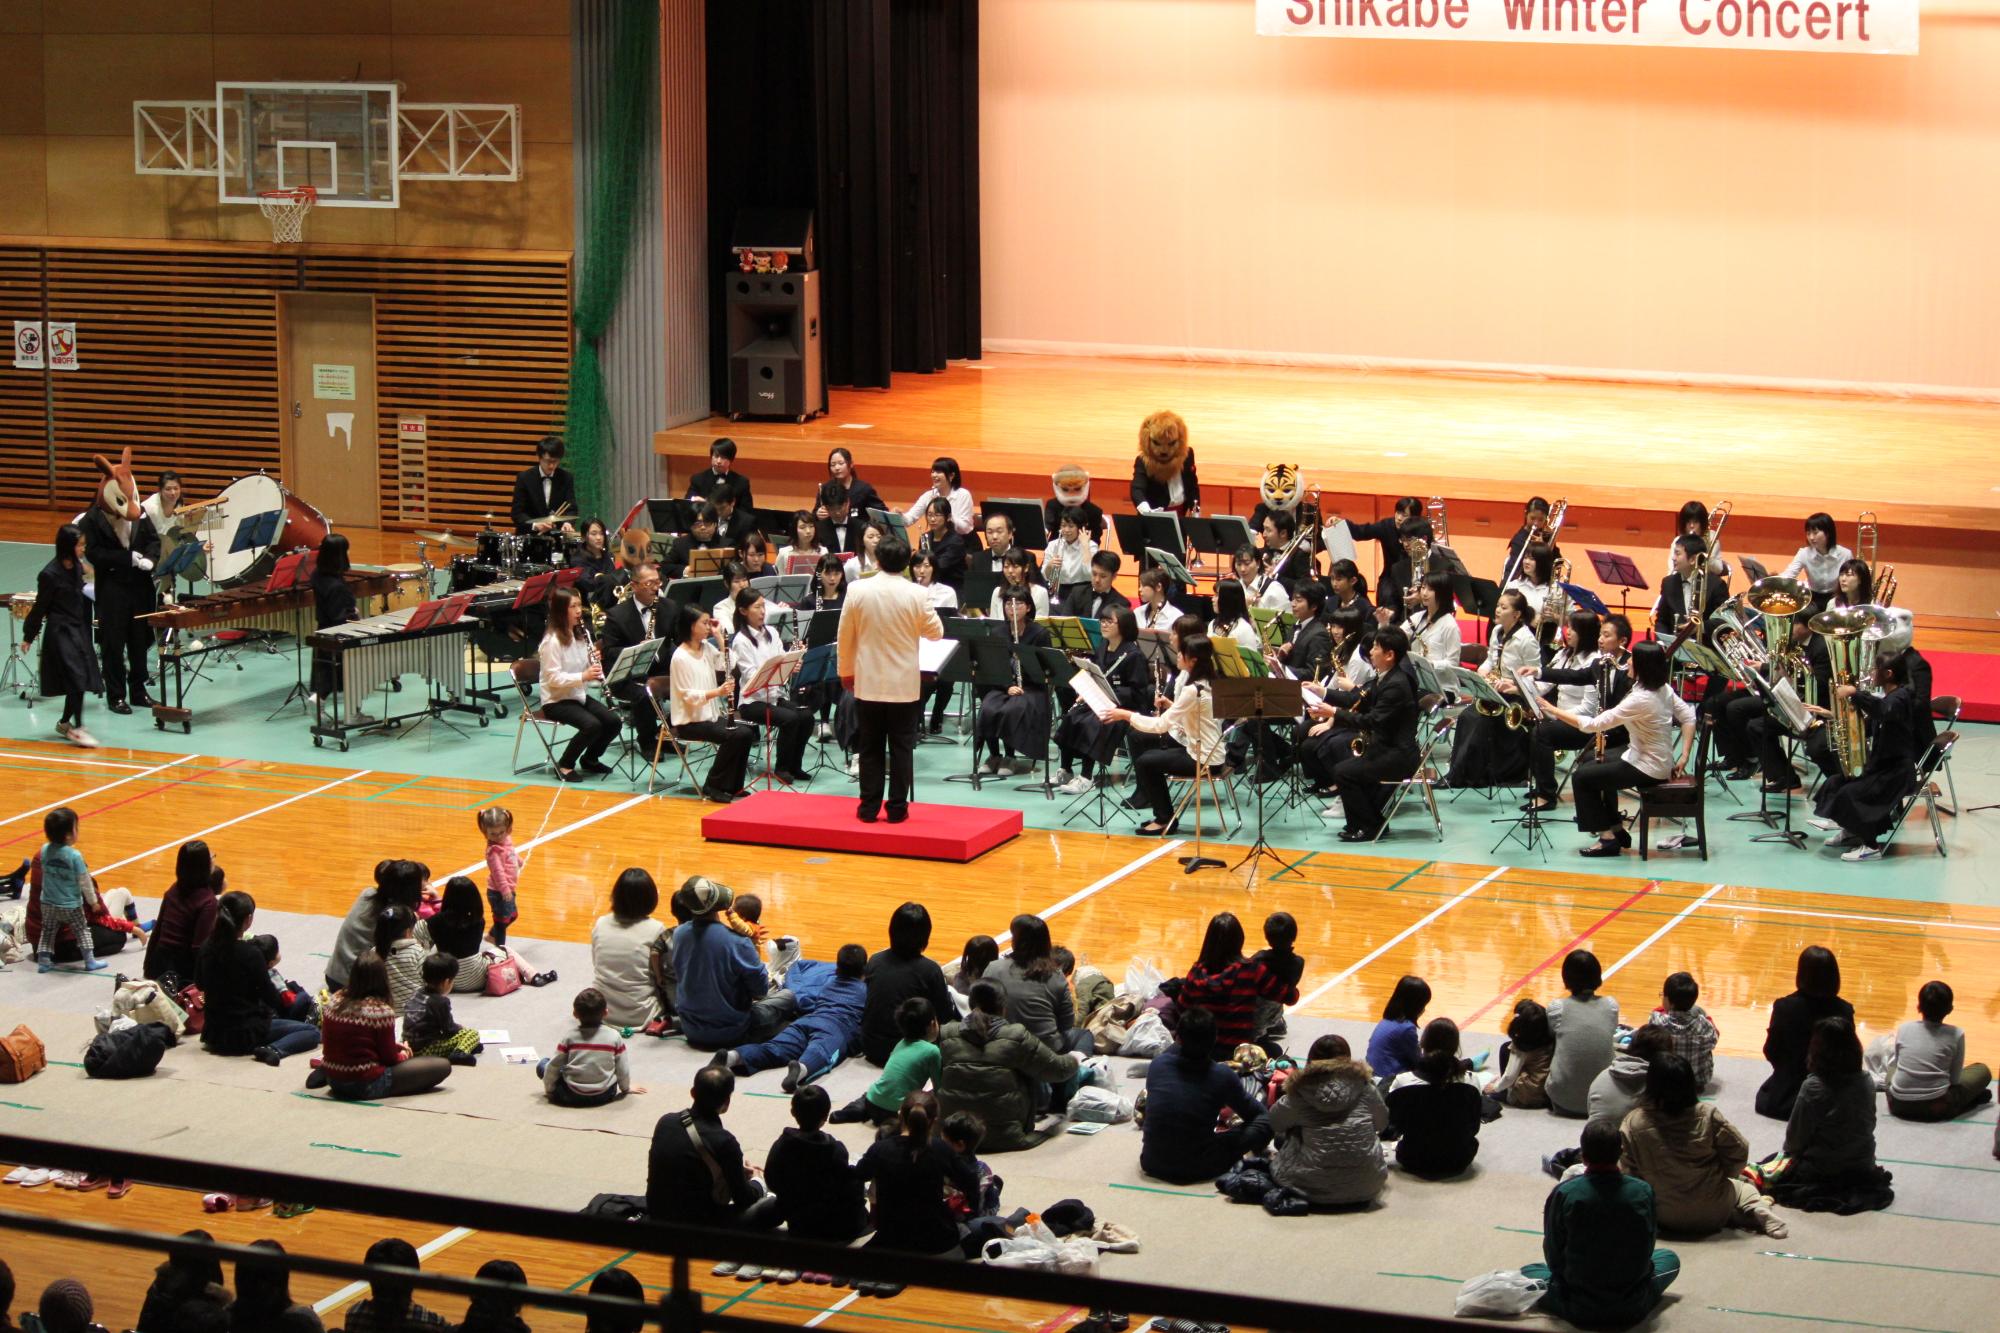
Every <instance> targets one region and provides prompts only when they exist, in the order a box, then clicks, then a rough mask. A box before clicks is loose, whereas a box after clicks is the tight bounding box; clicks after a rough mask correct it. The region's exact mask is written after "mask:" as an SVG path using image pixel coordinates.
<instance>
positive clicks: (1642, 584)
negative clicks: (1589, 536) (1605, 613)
mask: <svg viewBox="0 0 2000 1333" xmlns="http://www.w3.org/2000/svg"><path fill="white" fill-rule="evenodd" d="M1584 554H1585V555H1587V556H1589V557H1590V567H1591V568H1592V569H1593V570H1595V571H1596V572H1597V581H1598V582H1599V583H1601V584H1603V585H1604V586H1605V587H1607V588H1616V589H1618V610H1619V612H1620V614H1629V613H1630V611H1629V606H1628V603H1629V601H1630V597H1631V591H1632V589H1634V588H1637V589H1638V590H1639V591H1641V592H1645V591H1646V590H1647V589H1648V588H1649V587H1650V585H1649V584H1648V583H1647V582H1646V576H1645V575H1644V574H1641V573H1640V572H1639V566H1637V565H1636V564H1634V563H1632V557H1631V556H1629V555H1620V554H1619V553H1618V552H1616V551H1585V552H1584Z"/></svg>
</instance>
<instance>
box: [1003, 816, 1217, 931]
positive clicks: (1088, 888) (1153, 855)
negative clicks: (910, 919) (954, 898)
mask: <svg viewBox="0 0 2000 1333" xmlns="http://www.w3.org/2000/svg"><path fill="white" fill-rule="evenodd" d="M1185 846H1187V839H1186V838H1174V839H1172V840H1170V841H1168V842H1163V843H1161V844H1160V845H1159V846H1158V847H1155V848H1154V849H1153V850H1152V851H1150V852H1147V853H1146V854H1145V855H1144V856H1142V857H1139V858H1138V859H1137V860H1134V861H1128V862H1126V863H1125V864H1124V865H1122V866H1120V867H1118V868H1117V869H1116V870H1114V871H1112V872H1111V873H1110V874H1108V875H1106V876H1105V877H1104V878H1103V879H1100V880H1098V881H1097V882H1096V883H1095V884H1086V885H1085V886H1084V887H1082V888H1080V889H1078V890H1077V891H1076V892H1075V893H1072V894H1071V895H1070V896H1069V897H1067V898H1065V899H1063V900H1062V901H1061V902H1059V903H1057V904H1056V905H1055V906H1054V907H1045V908H1043V909H1042V911H1041V913H1040V916H1041V918H1042V920H1044V921H1046V920H1048V919H1049V918H1050V917H1052V916H1054V915H1055V914H1056V913H1057V912H1060V911H1063V910H1064V909H1065V908H1070V907H1074V906H1076V905H1077V904H1078V903H1080V902H1082V901H1083V900H1084V899H1085V898H1088V897H1090V895H1092V894H1093V893H1097V892H1099V891H1100V890H1103V889H1108V888H1110V887H1111V886H1112V885H1113V884H1116V883H1117V882H1118V881H1119V880H1121V879H1123V878H1125V877H1126V876H1127V875H1129V874H1131V873H1132V872H1133V871H1135V870H1143V869H1144V868H1145V867H1147V866H1149V865H1151V864H1153V862H1155V861H1157V860H1159V859H1160V858H1161V857H1163V856H1165V855H1167V854H1168V853H1169V852H1173V851H1176V850H1178V849H1179V848H1182V847H1185ZM1013 938H1014V936H1013V934H1012V933H1011V932H1003V933H1001V934H999V935H996V936H995V937H994V939H995V940H996V941H997V942H998V943H999V945H1000V948H1001V949H1002V950H1005V949H1006V947H1007V943H1008V941H1009V940H1012V939H1013Z"/></svg>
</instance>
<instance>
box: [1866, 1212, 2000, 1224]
mask: <svg viewBox="0 0 2000 1333" xmlns="http://www.w3.org/2000/svg"><path fill="white" fill-rule="evenodd" d="M1882 1215H1883V1216H1884V1217H1909V1218H1915V1219H1916V1220H1917V1221H1919V1222H1957V1223H1958V1224H1959V1225H1961V1226H1968V1227H2000V1222H1987V1221H1983V1220H1981V1219H1980V1218H1977V1217H1934V1216H1932V1215H1931V1214H1929V1213H1899V1212H1897V1211H1896V1210H1895V1209H1893V1208H1884V1209H1883V1210H1882Z"/></svg>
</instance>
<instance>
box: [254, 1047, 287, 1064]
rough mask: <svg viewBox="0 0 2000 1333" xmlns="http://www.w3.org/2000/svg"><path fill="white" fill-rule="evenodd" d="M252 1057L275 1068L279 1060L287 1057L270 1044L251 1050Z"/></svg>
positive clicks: (259, 1062)
mask: <svg viewBox="0 0 2000 1333" xmlns="http://www.w3.org/2000/svg"><path fill="white" fill-rule="evenodd" d="M250 1058H251V1059H252V1060H255V1061H256V1062H257V1063H258V1064H260V1065H270V1066H271V1067H272V1068H273V1069H275V1068H277V1066H278V1063H279V1061H281V1060H283V1059H284V1058H285V1057H284V1056H282V1055H280V1054H278V1053H277V1052H276V1051H274V1050H272V1049H271V1048H270V1047H269V1046H259V1047H258V1048H257V1049H256V1050H254V1051H252V1052H250Z"/></svg>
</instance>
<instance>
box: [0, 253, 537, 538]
mask: <svg viewBox="0 0 2000 1333" xmlns="http://www.w3.org/2000/svg"><path fill="white" fill-rule="evenodd" d="M569 267H570V266H569V256H568V255H567V254H565V253H551V252H546V251H526V250H513V251H505V250H499V251H471V250H460V251H443V250H439V251H429V250H419V249H414V248H402V247H392V248H377V247H372V246H319V245H307V246H301V247H285V248H281V247H276V246H272V245H269V244H265V245H261V246H253V245H229V244H226V243H216V242H209V243H199V242H182V243H178V244H172V245H158V244H154V245H144V244H122V243H118V242H97V243H93V244H77V245H39V244H35V243H32V242H28V241H24V240H22V239H21V238H5V237H0V300H5V302H6V303H7V304H8V305H9V306H10V307H12V308H13V309H14V310H16V311H20V312H22V314H24V315H27V316H28V317H38V316H39V317H43V318H48V319H63V320H70V319H73V320H75V321H77V324H78V348H79V357H78V360H79V363H80V364H79V367H78V369H76V370H73V371H54V370H43V371H25V370H14V369H12V368H11V367H7V366H0V484H4V486H5V487H6V493H7V495H8V496H9V498H10V500H13V501H15V502H29V501H36V500H39V501H44V502H48V501H53V502H54V503H56V504H58V505H62V506H70V505H76V506H78V507H81V506H82V505H83V504H85V503H87V502H88V500H89V496H90V493H91V489H92V477H93V475H94V473H93V470H92V468H91V463H90V456H91V454H93V453H116V452H117V451H118V449H119V448H121V447H122V446H123V445H126V444H130V445H132V446H133V451H134V454H135V457H136V461H137V462H138V464H139V466H140V469H141V475H142V477H147V476H149V474H150V473H151V472H152V471H153V470H154V469H156V468H158V467H161V466H165V465H172V466H174V467H176V468H178V469H180V470H181V471H182V472H183V473H184V474H185V475H186V476H187V478H188V485H189V489H190V491H191V492H193V493H196V494H213V493H214V488H217V487H219V486H222V485H224V484H227V483H228V482H229V481H231V480H233V479H234V478H236V477H241V476H244V475H246V474H248V473H251V472H256V471H259V470H262V471H268V472H270V473H272V474H273V475H280V474H281V466H280V462H281V460H280V431H279V427H280V410H281V406H280V396H281V392H282V389H281V381H280V375H281V370H282V366H281V361H280V343H279V319H278V298H279V295H280V293H282V292H286V291H319V292H366V293H370V294H372V295H373V296H374V297H375V327H376V346H375V355H376V381H377V398H378V403H379V415H378V419H377V422H376V432H377V438H378V440H379V441H380V454H381V469H382V470H381V496H382V520H383V524H384V526H403V527H407V526H411V525H415V524H420V523H448V524H457V525H465V524H472V523H477V522H479V521H482V520H483V518H484V516H485V514H486V513H487V512H488V511H489V510H496V509H497V510H501V511H504V509H505V506H506V504H507V499H508V492H509V486H510V483H511V481H512V478H513V476H514V474H515V473H516V472H518V471H519V470H520V469H521V468H522V467H523V466H525V464H524V462H523V460H524V459H525V458H527V457H529V456H530V450H531V448H532V446H533V443H534V441H535V440H536V439H537V438H539V437H540V436H542V435H544V434H547V433H548V432H549V431H551V430H554V429H559V428H560V425H561V421H562V410H563V399H564V395H565V392H566V389H567V384H568V363H569V346H570V342H569V317H568V311H569ZM404 414H413V415H421V416H423V417H424V418H425V419H426V424H427V426H428V437H429V438H428V444H427V446H426V450H425V453H424V455H423V457H422V459H421V467H420V469H419V472H420V475H419V476H418V477H416V478H414V479H413V478H410V477H405V476H402V475H399V471H400V467H401V456H400V454H399V449H398V439H397V436H398V430H397V421H398V418H399V417H400V416H402V415H404ZM51 458H53V465H52V466H51ZM51 482H53V492H51ZM304 498H306V499H308V500H310V499H311V498H312V497H311V496H306V497H304Z"/></svg>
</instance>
